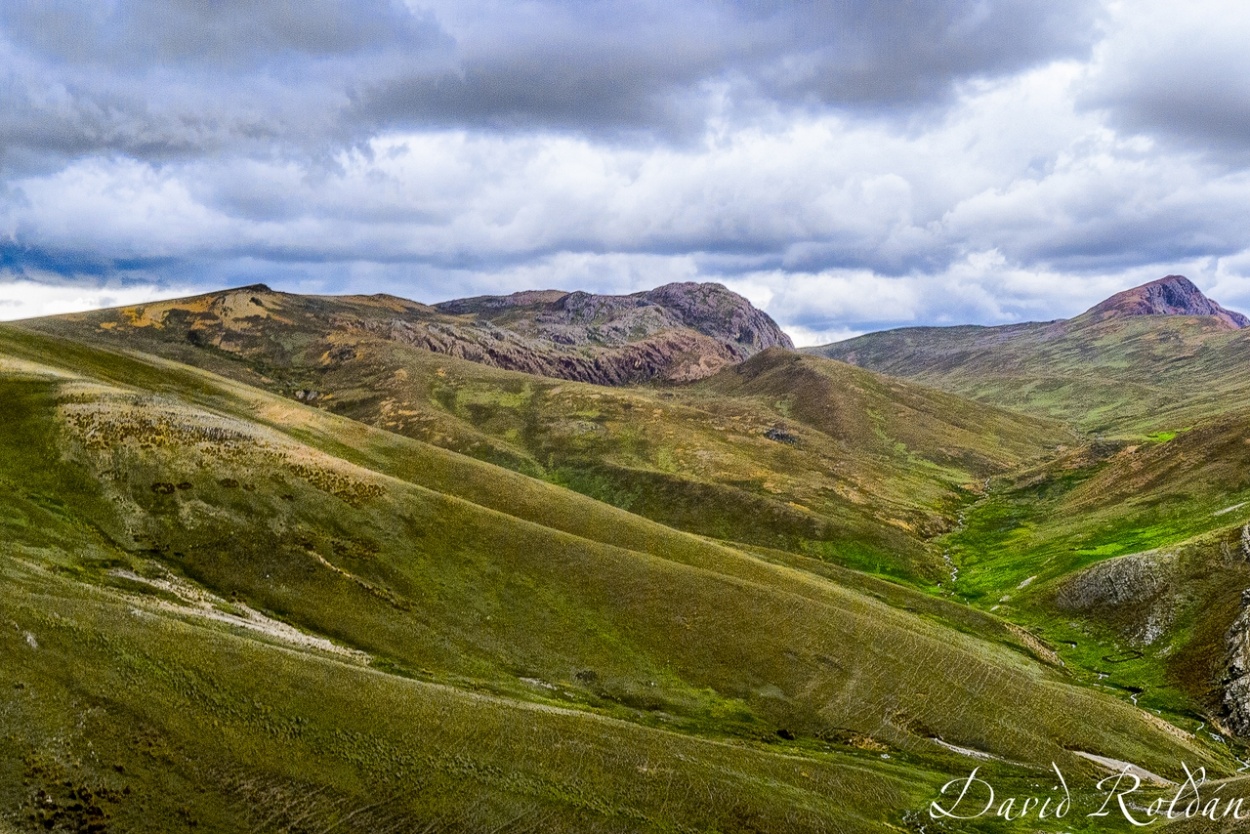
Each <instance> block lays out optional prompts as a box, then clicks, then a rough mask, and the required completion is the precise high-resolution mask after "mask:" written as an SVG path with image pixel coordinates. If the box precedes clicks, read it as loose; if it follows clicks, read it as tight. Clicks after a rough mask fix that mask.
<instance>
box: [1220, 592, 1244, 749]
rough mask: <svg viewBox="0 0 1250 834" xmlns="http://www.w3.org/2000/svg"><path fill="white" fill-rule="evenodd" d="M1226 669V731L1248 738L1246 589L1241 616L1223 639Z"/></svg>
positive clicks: (1238, 616)
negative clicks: (1225, 652)
mask: <svg viewBox="0 0 1250 834" xmlns="http://www.w3.org/2000/svg"><path fill="white" fill-rule="evenodd" d="M1224 643H1225V648H1226V649H1227V650H1228V665H1227V667H1226V672H1225V678H1224V682H1223V683H1224V709H1225V711H1226V718H1225V720H1226V722H1227V724H1228V727H1229V729H1230V730H1232V731H1233V732H1234V733H1236V734H1237V735H1239V736H1241V737H1242V738H1246V737H1250V589H1248V590H1245V591H1242V592H1241V613H1240V614H1238V615H1237V619H1236V620H1234V621H1233V624H1232V625H1231V626H1230V627H1229V629H1228V633H1227V634H1226V635H1225V638H1224Z"/></svg>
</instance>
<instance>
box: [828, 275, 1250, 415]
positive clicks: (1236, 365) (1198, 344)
mask: <svg viewBox="0 0 1250 834" xmlns="http://www.w3.org/2000/svg"><path fill="white" fill-rule="evenodd" d="M1245 321H1246V320H1245V317H1244V316H1241V314H1239V313H1230V312H1229V311H1227V310H1224V308H1222V307H1220V306H1219V305H1218V304H1216V303H1215V302H1212V301H1211V300H1210V299H1208V298H1206V297H1205V296H1203V295H1202V293H1201V292H1200V291H1198V289H1197V288H1196V287H1194V285H1193V284H1192V283H1191V282H1190V281H1188V280H1187V279H1185V278H1183V277H1181V276H1168V277H1166V278H1161V279H1159V280H1158V281H1155V282H1152V283H1150V284H1146V285H1144V286H1142V287H1137V288H1135V289H1132V290H1127V291H1125V292H1123V293H1120V294H1118V295H1116V296H1113V297H1112V298H1109V299H1107V300H1106V301H1104V302H1102V303H1100V304H1098V305H1096V306H1095V307H1093V308H1091V309H1090V310H1088V311H1086V312H1085V313H1083V314H1081V315H1080V316H1077V317H1075V318H1073V319H1065V320H1057V321H1052V322H1035V323H1026V324H1012V325H1003V326H999V327H975V326H961V327H919V328H903V329H899V330H890V331H884V332H881V333H870V334H868V335H865V336H860V337H858V338H855V339H849V340H847V341H845V342H837V343H835V344H831V345H825V346H823V347H818V348H808V349H806V350H807V352H809V353H812V354H813V355H818V356H823V357H826V358H831V359H837V360H840V361H843V362H849V363H851V364H854V365H858V366H860V367H863V368H867V369H869V370H873V371H877V372H880V373H885V374H889V375H891V376H896V377H901V378H904V379H909V380H913V381H916V382H921V383H924V384H927V385H932V386H934V387H936V388H940V389H942V390H945V391H950V392H952V393H957V394H961V395H963V396H967V397H971V398H972V399H975V400H978V401H980V402H986V403H993V404H995V405H999V406H1003V407H1006V408H1011V409H1014V410H1018V411H1023V412H1026V413H1031V414H1037V415H1044V416H1048V417H1053V418H1057V419H1062V420H1065V421H1068V422H1070V423H1072V424H1074V425H1075V426H1077V427H1079V428H1080V429H1082V430H1083V431H1086V432H1088V433H1097V434H1103V435H1111V436H1124V437H1141V436H1143V435H1147V434H1151V433H1154V432H1158V431H1175V430H1177V429H1179V428H1183V427H1185V426H1188V425H1191V424H1192V423H1193V422H1194V421H1195V420H1198V419H1201V418H1203V417H1210V416H1216V415H1219V414H1221V413H1222V412H1223V411H1224V409H1225V408H1226V407H1228V406H1229V405H1230V404H1232V405H1235V404H1237V403H1239V402H1242V401H1244V396H1245V394H1246V392H1247V391H1250V330H1247V329H1244V328H1245Z"/></svg>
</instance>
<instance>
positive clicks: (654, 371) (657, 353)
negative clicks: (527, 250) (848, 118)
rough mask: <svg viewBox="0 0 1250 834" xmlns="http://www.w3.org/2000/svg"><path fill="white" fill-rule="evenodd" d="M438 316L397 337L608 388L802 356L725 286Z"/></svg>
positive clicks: (485, 302)
mask: <svg viewBox="0 0 1250 834" xmlns="http://www.w3.org/2000/svg"><path fill="white" fill-rule="evenodd" d="M434 309H435V310H436V311H437V312H438V313H440V314H442V316H443V318H441V319H440V320H437V321H431V320H429V319H428V317H424V316H423V317H415V318H414V317H405V318H402V319H395V320H393V321H391V322H389V323H387V325H386V328H385V329H386V330H387V335H388V336H389V337H390V338H393V339H397V340H399V341H403V342H405V343H407V344H412V345H416V346H419V347H422V348H425V349H427V350H431V351H435V352H438V353H447V354H449V355H452V356H457V357H460V358H463V359H469V360H472V361H474V362H481V363H483V364H487V365H494V366H496V367H500V368H506V369H508V370H517V371H526V372H529V373H536V374H542V375H543V376H553V377H559V378H562V379H573V380H578V381H582V382H594V383H599V384H603V385H625V384H630V383H638V382H648V381H651V380H663V381H669V382H689V381H693V380H697V379H703V378H704V377H708V376H711V375H712V374H714V373H716V372H717V371H719V370H720V369H721V368H724V367H725V366H726V365H731V364H734V363H736V362H741V361H742V360H744V359H747V358H749V357H751V356H753V355H755V354H756V353H759V352H760V351H762V350H765V349H767V348H770V347H783V348H790V349H792V348H793V347H794V344H793V342H791V341H790V337H789V336H787V335H786V334H785V333H784V332H782V330H781V328H779V327H778V326H777V324H776V322H774V321H773V320H772V319H771V318H770V317H769V316H768V315H767V314H766V313H763V312H762V311H760V310H758V309H756V308H755V307H754V306H752V305H751V303H750V302H749V301H747V300H746V299H745V298H743V297H742V296H740V295H738V294H736V293H734V292H731V291H730V290H728V289H726V288H725V287H723V286H721V285H720V284H697V283H679V284H667V285H665V286H662V287H659V288H657V289H654V290H648V291H646V292H640V293H634V294H632V295H594V294H592V293H586V292H571V293H564V292H558V291H554V290H545V291H529V292H521V293H514V294H512V295H506V296H480V297H477V298H465V299H459V300H456V301H448V302H444V303H442V304H438V305H435V307H434ZM373 327H374V329H375V330H378V329H380V328H379V327H378V325H377V324H375V325H373Z"/></svg>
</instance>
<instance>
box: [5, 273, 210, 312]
mask: <svg viewBox="0 0 1250 834" xmlns="http://www.w3.org/2000/svg"><path fill="white" fill-rule="evenodd" d="M194 294H195V290H193V289H191V288H189V287H158V286H152V285H145V286H129V287H108V286H105V287H82V286H72V285H64V284H53V283H46V282H44V281H40V280H31V279H25V278H14V277H13V276H12V275H7V276H6V275H2V274H0V321H15V320H17V319H27V318H36V317H38V316H54V315H59V314H61V313H79V312H83V311H86V310H97V309H101V308H106V307H124V306H128V305H131V304H143V303H145V302H148V301H157V300H160V299H163V298H178V297H180V296H186V295H194Z"/></svg>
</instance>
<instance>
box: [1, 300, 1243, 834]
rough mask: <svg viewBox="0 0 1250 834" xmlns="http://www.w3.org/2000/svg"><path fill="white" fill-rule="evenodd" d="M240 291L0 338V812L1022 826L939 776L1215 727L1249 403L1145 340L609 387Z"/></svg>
mask: <svg viewBox="0 0 1250 834" xmlns="http://www.w3.org/2000/svg"><path fill="white" fill-rule="evenodd" d="M271 296H272V297H271ZM271 296H270V295H267V296H266V297H265V298H264V304H263V309H265V310H266V312H267V314H268V315H267V317H265V318H264V320H263V321H261V320H259V319H257V320H253V319H252V318H245V319H242V320H238V321H228V320H226V319H225V318H223V319H222V320H221V321H220V322H219V323H218V324H212V323H211V322H209V324H212V326H211V327H210V326H209V325H206V324H205V322H206V319H204V318H203V317H202V315H201V313H198V312H196V310H197V309H199V307H204V308H205V309H207V308H208V305H207V302H204V301H203V300H193V302H188V303H187V304H186V305H184V307H179V306H178V305H177V304H176V303H170V304H168V305H165V307H164V308H163V309H165V313H164V314H163V315H164V317H163V318H160V319H154V318H152V317H151V316H150V315H147V314H146V313H143V312H142V311H130V312H126V311H122V312H111V313H99V314H92V315H87V316H77V317H65V318H61V319H50V320H44V321H40V322H33V323H28V324H26V325H23V326H12V325H9V326H3V327H0V425H3V426H4V431H3V433H0V529H2V530H3V532H4V537H3V540H2V541H0V739H4V740H5V741H4V743H5V745H6V750H11V751H13V752H12V754H11V755H8V756H5V757H0V831H5V830H6V826H7V827H8V828H12V829H14V830H19V831H28V830H65V831H69V830H73V831H80V830H81V831H89V830H90V831H113V830H116V831H145V830H152V831H172V830H197V831H214V830H218V831H235V830H256V831H301V830H304V831H321V830H370V831H389V830H394V831H400V830H430V831H438V830H465V831H492V830H516V831H536V832H537V831H543V832H546V831H570V832H574V831H576V832H580V831H672V832H677V831H682V832H684V831H719V832H731V831H806V830H811V831H827V830H838V831H888V830H896V831H897V830H902V831H915V832H918V831H920V830H921V828H922V827H923V828H924V830H926V831H957V830H981V831H1013V830H1033V829H1032V828H1024V829H1021V827H1020V826H1019V825H1006V824H1001V823H997V824H996V823H994V822H993V821H990V820H983V821H980V822H978V823H975V824H970V825H967V826H964V827H962V828H961V827H958V826H955V825H952V824H946V825H945V827H944V826H943V824H936V823H934V821H932V820H930V819H929V818H928V816H927V814H925V809H926V807H927V805H928V802H930V801H931V800H932V799H934V798H935V797H936V796H937V792H938V790H939V789H940V787H941V786H942V785H943V784H945V783H946V782H947V781H949V780H951V779H955V778H959V777H962V776H966V775H967V773H968V771H969V770H970V769H971V768H972V767H981V768H982V772H983V773H985V774H987V775H988V776H991V777H992V778H993V780H994V781H995V784H996V785H998V786H1001V788H1002V790H1004V791H1007V792H1017V793H1026V794H1027V793H1030V792H1033V793H1036V791H1037V790H1038V789H1039V787H1040V789H1042V790H1047V789H1049V785H1048V783H1047V784H1043V783H1045V782H1046V779H1047V778H1048V768H1049V767H1050V763H1051V762H1052V761H1053V762H1056V763H1058V764H1060V765H1061V766H1062V767H1063V769H1064V772H1065V773H1066V774H1069V775H1070V776H1071V778H1072V779H1073V782H1074V783H1075V790H1076V792H1077V794H1078V801H1082V802H1084V803H1085V804H1088V803H1089V801H1091V800H1092V799H1093V795H1092V793H1091V789H1090V786H1092V784H1093V783H1094V782H1095V781H1097V779H1098V778H1099V777H1100V776H1101V775H1103V774H1104V773H1105V769H1102V768H1100V767H1099V766H1097V765H1095V764H1093V763H1092V762H1090V761H1089V760H1087V759H1085V758H1082V757H1081V756H1079V755H1077V754H1078V753H1081V752H1084V753H1092V754H1096V755H1100V756H1105V757H1110V758H1113V759H1117V760H1124V761H1129V762H1133V763H1134V764H1136V765H1138V766H1140V767H1143V768H1146V769H1148V770H1150V771H1153V772H1155V773H1158V774H1162V775H1164V776H1167V777H1170V778H1174V779H1175V778H1178V776H1179V775H1180V768H1181V762H1182V761H1183V762H1186V763H1187V764H1189V765H1191V766H1206V767H1207V768H1208V769H1209V770H1210V771H1211V773H1212V774H1213V775H1217V776H1220V777H1231V776H1232V775H1233V774H1234V773H1236V772H1237V770H1238V768H1239V767H1240V766H1241V765H1240V764H1239V759H1240V760H1244V759H1245V758H1246V754H1245V749H1244V747H1243V745H1242V744H1241V742H1240V741H1238V740H1237V739H1235V738H1233V737H1232V736H1231V735H1230V734H1229V733H1228V732H1227V731H1226V729H1225V728H1224V726H1223V725H1222V724H1220V722H1221V721H1222V720H1223V716H1224V710H1225V708H1226V705H1225V703H1224V700H1223V698H1224V690H1223V689H1222V686H1223V683H1222V682H1223V680H1224V678H1225V677H1226V676H1227V665H1226V664H1227V647H1226V634H1227V631H1228V628H1229V625H1230V624H1231V623H1232V621H1233V620H1234V618H1236V617H1237V616H1238V613H1239V612H1240V610H1241V589H1243V588H1246V587H1250V557H1246V555H1245V553H1244V552H1243V551H1242V549H1241V548H1242V540H1241V531H1242V529H1243V525H1245V524H1247V523H1248V522H1250V444H1247V443H1246V442H1245V436H1246V433H1245V427H1246V424H1247V422H1248V421H1250V410H1246V408H1245V406H1244V402H1245V401H1244V400H1240V399H1237V398H1236V397H1235V396H1234V395H1233V394H1232V393H1230V392H1234V391H1240V390H1241V389H1237V388H1236V386H1235V384H1234V382H1233V381H1231V379H1230V380H1225V381H1224V382H1222V383H1221V384H1220V385H1218V386H1212V385H1209V384H1208V385H1207V390H1206V392H1205V393H1202V392H1198V391H1197V390H1196V388H1195V389H1194V390H1191V389H1189V388H1186V387H1185V386H1183V385H1180V384H1179V383H1177V384H1176V385H1173V384H1172V382H1170V380H1172V379H1173V378H1174V377H1175V378H1176V379H1181V378H1184V376H1185V375H1184V374H1181V373H1179V372H1178V373H1177V374H1175V375H1174V376H1169V374H1171V373H1172V372H1171V371H1167V372H1165V373H1162V374H1156V375H1155V376H1156V378H1155V380H1154V381H1153V382H1151V383H1149V385H1150V386H1152V387H1151V388H1150V391H1151V392H1152V393H1151V396H1152V397H1154V399H1152V400H1149V402H1144V401H1142V400H1141V399H1140V397H1139V395H1140V394H1141V391H1142V390H1144V389H1137V388H1134V387H1133V386H1134V385H1137V384H1140V385H1147V383H1146V382H1144V381H1143V382H1140V383H1137V382H1134V381H1133V380H1132V379H1129V377H1130V376H1132V375H1133V374H1138V373H1139V370H1138V364H1139V363H1141V362H1144V361H1148V360H1149V361H1155V360H1158V359H1159V357H1161V356H1163V355H1165V354H1166V353H1167V352H1168V351H1169V350H1171V349H1172V348H1169V347H1167V345H1169V344H1171V343H1172V342H1170V341H1169V339H1170V338H1171V337H1168V338H1163V337H1162V336H1160V335H1159V334H1158V333H1155V334H1154V335H1152V334H1151V331H1150V330H1149V328H1144V327H1142V326H1140V325H1138V324H1136V323H1132V325H1131V326H1121V328H1120V330H1117V331H1115V332H1112V329H1111V328H1109V327H1107V326H1105V323H1104V324H1103V325H1098V326H1097V327H1101V328H1103V329H1102V330H1098V331H1097V332H1096V333H1095V334H1094V335H1093V336H1090V335H1089V333H1087V334H1086V336H1085V337H1083V338H1086V339H1090V338H1093V339H1095V341H1094V342H1093V344H1095V345H1096V346H1097V353H1096V357H1095V358H1094V359H1088V360H1087V361H1086V365H1085V366H1081V365H1080V362H1079V361H1078V356H1079V354H1080V351H1081V350H1083V349H1084V348H1081V347H1080V344H1079V343H1078V342H1079V340H1078V339H1077V338H1076V337H1075V336H1073V335H1071V334H1068V335H1065V336H1064V337H1063V338H1061V339H1055V340H1053V341H1054V342H1055V344H1054V345H1051V346H1050V347H1047V348H1045V350H1046V351H1049V353H1047V354H1046V356H1047V357H1049V358H1047V359H1046V361H1048V362H1051V363H1052V364H1053V363H1055V362H1059V363H1060V364H1062V363H1069V364H1071V366H1072V367H1073V368H1077V367H1091V368H1095V369H1096V373H1094V374H1092V375H1089V376H1086V377H1084V378H1080V376H1079V374H1078V375H1074V376H1073V377H1072V378H1071V379H1070V380H1067V381H1060V376H1061V375H1060V374H1059V373H1058V372H1057V371H1056V373H1055V374H1054V375H1053V376H1052V377H1047V376H1046V375H1045V374H1038V375H1037V376H1035V377H1034V378H1033V379H1032V381H1031V382H1030V383H1028V384H1017V383H1018V382H1020V381H1022V380H1024V379H1025V378H1026V377H1028V376H1029V374H1030V373H1033V370H1035V369H1036V367H1039V366H1031V365H1027V362H1025V359H1020V358H1019V357H1016V358H1017V359H1019V361H1020V362H1025V364H1023V365H1021V366H1020V367H1014V366H1012V361H1016V360H1015V359H1011V361H1008V360H1005V359H1003V356H1002V354H1001V353H999V354H995V355H996V356H997V357H998V358H996V359H995V360H994V362H995V363H997V364H994V367H995V368H996V369H997V371H996V373H993V374H991V373H988V372H987V371H986V370H985V368H987V367H989V364H987V363H989V362H990V360H989V359H986V360H985V361H984V363H982V364H981V365H980V366H979V367H980V370H979V371H978V370H975V368H976V367H978V366H977V363H978V362H981V360H980V359H976V358H975V357H974V358H973V359H970V360H969V359H968V358H967V357H964V358H962V359H959V360H955V359H952V360H951V362H950V364H949V366H948V367H947V368H946V369H945V371H943V373H946V374H948V376H946V377H943V378H942V381H943V384H944V385H946V383H947V382H949V381H950V380H956V379H959V380H964V381H965V382H966V383H967V385H968V386H969V387H975V389H976V390H975V391H973V390H968V391H964V392H963V393H965V394H972V395H973V399H966V398H964V397H962V396H960V395H958V394H957V393H949V392H943V391H939V390H936V389H934V388H928V387H924V386H923V385H918V384H914V383H911V382H903V381H900V380H895V379H890V378H888V377H882V376H879V375H877V374H874V373H872V372H869V371H865V370H861V369H858V368H853V367H850V366H847V365H844V364H841V363H838V362H833V361H829V360H826V359H823V358H819V357H811V356H802V355H799V354H795V353H792V352H786V351H780V350H769V351H765V352H763V353H761V354H758V355H756V356H755V357H753V358H751V359H750V360H748V361H746V362H744V363H741V364H739V365H736V366H733V367H731V368H728V369H725V370H723V371H721V372H720V373H718V374H716V375H714V376H711V377H709V378H707V379H704V380H702V381H700V382H697V383H693V384H688V385H682V386H652V387H622V388H606V387H599V386H592V385H586V384H581V383H575V382H569V381H565V380H555V379H546V378H542V377H537V376H532V375H526V374H520V373H513V372H507V371H501V370H498V369H494V368H489V367H486V366H483V365H479V364H475V363H472V362H468V361H465V360H461V359H456V358H453V357H449V356H446V355H439V354H434V353H430V352H428V351H425V350H421V349H418V348H415V347H412V346H410V345H407V344H404V343H403V342H402V340H397V339H392V338H388V337H385V336H383V335H379V329H378V328H377V327H373V326H371V327H357V326H356V325H351V324H346V323H344V322H347V321H349V320H356V319H360V320H370V321H373V320H378V321H381V320H384V319H383V318H382V317H384V315H385V309H384V308H385V307H386V305H388V304H393V301H387V300H381V301H372V302H371V301H369V300H368V299H354V300H349V301H344V302H343V303H342V305H341V306H336V303H335V302H332V301H329V300H325V299H298V298H296V297H291V296H279V295H277V294H271ZM197 305H198V306H197ZM226 306H228V305H226ZM149 312H150V311H149ZM145 316H146V317H145ZM353 317H355V318H353ZM370 317H374V318H373V319H371V318H370ZM327 322H331V324H330V325H327ZM101 323H111V326H110V327H108V328H103V329H102V328H101V327H100V324H101ZM1153 324H1158V323H1157V322H1156V323H1153ZM1176 326H1177V327H1180V328H1181V330H1183V331H1184V332H1186V333H1189V332H1190V331H1191V330H1192V332H1193V333H1196V334H1198V336H1201V338H1202V339H1204V340H1206V341H1205V342H1203V344H1204V345H1205V347H1204V349H1203V350H1198V351H1196V352H1195V353H1194V355H1195V356H1197V357H1199V358H1202V357H1209V356H1210V355H1211V353H1212V352H1219V351H1223V352H1224V354H1223V355H1226V356H1231V355H1233V353H1234V352H1235V349H1240V348H1237V347H1236V345H1237V343H1236V342H1235V340H1234V339H1232V338H1231V337H1229V336H1228V335H1227V334H1226V333H1220V334H1205V331H1202V328H1201V327H1199V326H1197V325H1192V324H1183V323H1182V324H1180V325H1176ZM213 327H219V330H213V329H212V328H213ZM1168 327H1172V325H1171V324H1168V325H1167V326H1165V327H1162V330H1164V331H1168ZM1186 328H1188V329H1186ZM968 332H973V333H975V331H974V330H968ZM1091 332H1093V331H1091ZM1168 332H1170V331H1168ZM193 333H196V334H198V335H195V336H194V337H192V335H191V334H193ZM1191 335H1192V334H1191ZM1198 336H1194V338H1195V339H1196V338H1198ZM907 338H909V339H914V338H915V336H914V334H913V335H912V336H907ZM934 338H936V339H947V338H949V337H948V336H946V335H939V336H935V337H934ZM1220 340H1224V341H1220ZM1185 344H1189V343H1188V342H1186V343H1185ZM1143 345H1150V346H1152V347H1150V350H1151V351H1154V352H1153V353H1150V352H1148V351H1147V353H1145V354H1144V353H1143V352H1142V351H1144V350H1146V348H1144V347H1143ZM913 347H914V345H913ZM1086 352H1087V353H1089V351H1088V350H1086ZM1011 356H1015V355H1014V354H1012V355H1009V357H1008V358H1009V359H1010V358H1011ZM965 360H967V361H965ZM1028 361H1033V360H1032V359H1031V358H1030V359H1029V360H1028ZM1038 361H1040V360H1038ZM1202 361H1203V362H1205V361H1207V360H1206V359H1202ZM1224 361H1226V360H1224V359H1221V360H1220V362H1224ZM968 366H971V367H972V369H969V367H968ZM1056 367H1058V366H1056ZM1064 367H1066V366H1064ZM1112 371H1114V372H1115V373H1117V374H1121V375H1122V376H1124V377H1125V378H1124V380H1123V382H1124V384H1123V385H1122V386H1120V387H1118V388H1116V390H1114V391H1110V390H1107V389H1109V388H1110V387H1111V386H1108V385H1107V383H1106V380H1105V379H1104V378H1103V377H1102V376H1099V375H1102V374H1110V373H1111V372H1112ZM1195 373H1196V374H1197V375H1198V376H1201V375H1202V374H1203V373H1207V372H1206V371H1201V369H1200V370H1199V371H1197V372H1195ZM1212 373H1214V372H1212ZM1048 378H1049V379H1052V380H1053V382H1047V381H1046V380H1047V379H1048ZM928 381H929V382H933V381H934V378H930V379H929V380H928ZM963 384H964V383H962V382H961V383H960V385H963ZM1186 384H1188V383H1186ZM1196 385H1197V383H1195V386H1196ZM947 387H950V388H952V389H953V390H955V389H958V387H959V386H957V385H954V384H951V385H949V386H947ZM309 392H312V393H313V394H314V395H315V396H310V393H309ZM297 394H298V395H299V396H298V397H297V396H296V395H297ZM1221 398H1223V399H1221ZM978 400H980V401H978ZM1161 403H1167V404H1168V405H1167V407H1166V408H1163V407H1162V406H1161V405H1160V404H1161ZM1156 406H1158V407H1159V410H1158V413H1155V412H1154V411H1150V410H1149V408H1154V407H1156ZM1010 408H1019V409H1023V410H1025V411H1030V412H1032V415H1031V416H1030V415H1029V414H1024V413H1021V412H1020V411H1013V410H1010ZM1078 415H1081V416H1078ZM1056 418H1062V419H1056ZM1064 420H1068V421H1072V422H1071V423H1069V422H1063V421H1064ZM1073 424H1075V425H1073ZM1093 428H1097V430H1098V431H1097V435H1098V436H1096V437H1095V436H1093V434H1090V433H1085V434H1083V433H1082V431H1085V432H1090V431H1092V429H1093ZM1127 828H1128V826H1127V825H1120V824H1118V823H1113V824H1111V825H1106V824H1100V825H1098V826H1095V825H1093V823H1092V821H1090V820H1068V821H1067V822H1066V824H1065V825H1064V826H1062V827H1061V828H1046V825H1045V824H1042V825H1041V826H1040V828H1039V830H1086V831H1107V830H1127Z"/></svg>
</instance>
